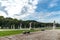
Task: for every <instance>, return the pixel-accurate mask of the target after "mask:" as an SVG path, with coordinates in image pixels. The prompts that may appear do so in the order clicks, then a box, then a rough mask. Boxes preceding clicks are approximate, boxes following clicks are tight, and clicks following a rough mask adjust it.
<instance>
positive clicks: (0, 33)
mask: <svg viewBox="0 0 60 40" xmlns="http://www.w3.org/2000/svg"><path fill="white" fill-rule="evenodd" d="M3 30H4V31H0V37H3V36H10V35H16V34H22V33H23V31H30V32H35V31H37V30H11V29H3ZM6 30H7V31H6Z"/></svg>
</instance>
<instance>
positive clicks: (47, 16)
mask: <svg viewBox="0 0 60 40" xmlns="http://www.w3.org/2000/svg"><path fill="white" fill-rule="evenodd" d="M39 14H40V16H38V20H37V21H40V22H53V21H54V20H55V21H56V22H58V23H60V22H59V21H60V16H55V15H60V11H54V12H40V13H39ZM52 16H53V17H52Z"/></svg>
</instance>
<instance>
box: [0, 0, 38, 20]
mask: <svg viewBox="0 0 60 40" xmlns="http://www.w3.org/2000/svg"><path fill="white" fill-rule="evenodd" d="M0 2H1V3H2V6H6V10H7V12H8V14H9V15H8V16H9V17H13V18H20V19H23V18H24V17H27V16H29V15H31V14H32V13H34V12H35V9H36V4H38V0H30V1H29V0H0ZM28 2H30V3H31V4H29V3H28ZM24 6H26V7H27V8H28V9H27V11H26V13H24V14H22V13H21V11H22V8H23V7H24ZM15 14H18V15H20V14H22V15H20V16H16V15H15Z"/></svg>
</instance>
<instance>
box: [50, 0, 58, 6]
mask: <svg viewBox="0 0 60 40" xmlns="http://www.w3.org/2000/svg"><path fill="white" fill-rule="evenodd" d="M57 1H58V0H52V1H51V2H50V4H49V7H55V6H57Z"/></svg>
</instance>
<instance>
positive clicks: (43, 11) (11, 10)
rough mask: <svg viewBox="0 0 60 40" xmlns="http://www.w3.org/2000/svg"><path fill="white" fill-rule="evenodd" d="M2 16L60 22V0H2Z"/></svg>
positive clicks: (0, 0) (0, 8)
mask: <svg viewBox="0 0 60 40" xmlns="http://www.w3.org/2000/svg"><path fill="white" fill-rule="evenodd" d="M0 16H4V17H12V18H17V19H22V20H36V21H39V22H53V21H54V20H55V21H56V23H60V0H0Z"/></svg>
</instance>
